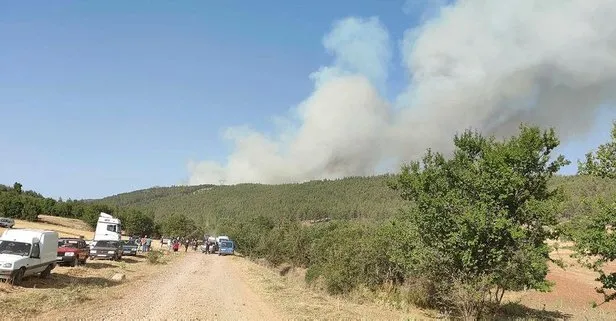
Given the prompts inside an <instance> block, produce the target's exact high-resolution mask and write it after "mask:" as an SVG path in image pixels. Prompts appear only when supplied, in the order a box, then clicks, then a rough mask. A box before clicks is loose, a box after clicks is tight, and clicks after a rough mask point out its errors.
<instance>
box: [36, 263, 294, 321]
mask: <svg viewBox="0 0 616 321" xmlns="http://www.w3.org/2000/svg"><path fill="white" fill-rule="evenodd" d="M228 259H229V258H227V257H219V256H217V255H205V254H201V253H188V254H187V255H185V257H183V258H180V259H178V260H177V261H175V262H174V263H172V264H169V265H168V266H166V267H165V268H164V269H161V271H159V273H157V274H156V275H154V276H152V277H151V278H149V279H148V280H144V282H139V283H136V284H134V285H133V286H131V287H130V288H128V289H126V291H123V293H119V294H118V295H116V296H115V297H116V299H108V298H101V300H100V301H98V300H97V301H98V302H96V301H93V302H88V303H86V304H85V305H84V306H83V308H82V309H80V310H81V311H83V312H85V313H86V314H85V316H86V317H88V318H92V319H96V320H206V319H207V320H279V319H286V318H285V317H284V316H282V315H281V314H280V313H279V312H278V311H274V310H272V309H271V308H270V307H269V305H267V304H266V303H264V302H263V301H262V300H261V298H260V297H259V296H257V295H256V294H255V293H254V292H252V290H251V289H250V288H249V287H248V286H247V285H246V284H245V283H244V282H243V281H242V278H241V276H239V275H237V271H236V270H235V269H234V268H233V266H231V265H229V264H228ZM45 319H47V320H49V319H55V320H58V319H71V317H70V316H64V313H62V312H61V311H58V312H56V313H54V314H50V315H48V316H45Z"/></svg>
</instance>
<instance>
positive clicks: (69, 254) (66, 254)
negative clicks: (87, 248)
mask: <svg viewBox="0 0 616 321" xmlns="http://www.w3.org/2000/svg"><path fill="white" fill-rule="evenodd" d="M74 255H75V253H73V252H66V253H64V256H74Z"/></svg>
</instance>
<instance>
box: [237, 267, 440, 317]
mask: <svg viewBox="0 0 616 321" xmlns="http://www.w3.org/2000/svg"><path fill="white" fill-rule="evenodd" d="M230 259H231V263H232V264H234V265H235V266H236V267H237V269H238V270H239V271H241V272H242V273H241V277H242V279H243V280H244V281H246V283H247V284H248V285H250V287H251V288H252V289H253V291H255V292H256V293H257V294H259V295H261V296H263V297H264V299H265V300H266V301H267V302H269V303H270V304H272V305H273V306H275V307H277V308H278V309H279V310H281V311H283V312H285V313H286V314H287V315H289V316H292V317H293V319H294V320H340V319H344V320H359V319H362V320H366V319H368V320H431V319H433V318H434V316H433V314H432V313H430V312H424V311H421V310H419V309H414V308H409V309H408V310H407V311H400V310H396V309H393V308H387V307H384V306H379V305H377V304H374V303H372V302H364V303H361V302H354V301H353V300H351V299H349V298H341V297H333V296H330V295H328V294H327V293H325V292H324V291H320V290H315V289H312V288H308V286H307V285H306V283H305V282H304V274H305V271H304V270H301V269H290V270H289V271H288V272H287V273H286V274H285V275H284V276H280V273H279V271H278V270H275V269H272V268H268V267H265V266H262V265H259V264H257V263H255V262H252V261H249V260H247V259H242V258H239V257H230Z"/></svg>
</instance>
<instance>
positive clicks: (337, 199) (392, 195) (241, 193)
mask: <svg viewBox="0 0 616 321" xmlns="http://www.w3.org/2000/svg"><path fill="white" fill-rule="evenodd" d="M395 177H396V176H395V175H382V176H372V177H350V178H343V179H337V180H320V181H310V182H306V183H301V184H281V185H265V184H238V185H233V186H216V185H199V186H176V187H164V188H161V187H156V188H150V189H145V190H138V191H134V192H129V193H123V194H118V195H114V196H109V197H106V198H103V199H101V200H99V201H97V202H100V203H102V204H106V205H108V206H112V207H113V206H120V207H124V206H127V207H134V208H138V209H140V210H142V211H144V212H148V213H152V214H154V215H155V217H156V218H159V219H160V218H163V217H165V216H167V215H172V214H178V215H180V214H181V215H186V216H187V217H189V218H192V219H193V220H195V221H197V222H204V223H209V224H210V226H214V225H215V224H214V223H215V221H216V219H217V218H224V217H233V218H238V219H242V218H248V217H257V216H265V217H271V218H280V217H283V218H292V219H298V220H316V219H321V218H331V219H369V220H383V219H388V218H391V217H393V216H394V215H395V214H396V213H398V212H399V211H400V210H401V209H402V208H404V207H405V206H407V205H408V203H407V202H405V201H404V200H402V198H400V195H399V194H398V193H396V192H395V191H393V190H391V189H390V188H389V187H388V186H387V183H388V182H390V181H392V179H395ZM549 185H550V187H552V188H561V189H562V190H563V192H564V195H565V199H564V202H563V206H562V209H561V211H560V212H559V213H558V217H559V218H560V219H561V220H568V219H571V218H573V217H575V216H577V215H583V214H584V213H585V212H587V211H588V210H589V209H590V206H589V205H588V201H589V200H593V199H599V198H604V197H615V196H616V181H614V180H612V179H608V178H600V177H593V176H581V175H567V176H554V177H553V178H552V179H550V181H549Z"/></svg>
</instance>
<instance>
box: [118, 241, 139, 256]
mask: <svg viewBox="0 0 616 321" xmlns="http://www.w3.org/2000/svg"><path fill="white" fill-rule="evenodd" d="M121 242H122V254H123V255H130V256H135V255H137V244H136V243H135V242H134V241H126V240H124V241H121Z"/></svg>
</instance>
